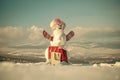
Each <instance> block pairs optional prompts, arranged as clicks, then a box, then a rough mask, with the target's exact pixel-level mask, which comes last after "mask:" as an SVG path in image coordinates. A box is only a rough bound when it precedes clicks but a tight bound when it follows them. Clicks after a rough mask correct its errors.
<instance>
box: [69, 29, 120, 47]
mask: <svg viewBox="0 0 120 80" xmlns="http://www.w3.org/2000/svg"><path fill="white" fill-rule="evenodd" d="M72 30H73V31H74V32H75V36H74V37H73V39H72V40H71V42H73V43H74V44H76V45H79V46H81V47H84V48H93V47H108V48H120V41H119V40H120V37H119V34H120V30H118V29H116V28H111V27H104V28H103V27H102V28H100V27H99V28H98V27H97V28H94V27H75V28H74V29H72ZM73 43H72V44H73Z"/></svg>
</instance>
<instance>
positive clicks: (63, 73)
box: [0, 62, 120, 80]
mask: <svg viewBox="0 0 120 80" xmlns="http://www.w3.org/2000/svg"><path fill="white" fill-rule="evenodd" d="M0 80H120V62H116V63H115V64H107V63H101V64H99V65H97V64H93V65H87V66H85V65H82V64H72V65H59V66H52V65H46V64H45V63H44V62H40V63H11V62H1V63H0Z"/></svg>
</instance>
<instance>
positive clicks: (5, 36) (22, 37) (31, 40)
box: [0, 25, 120, 49]
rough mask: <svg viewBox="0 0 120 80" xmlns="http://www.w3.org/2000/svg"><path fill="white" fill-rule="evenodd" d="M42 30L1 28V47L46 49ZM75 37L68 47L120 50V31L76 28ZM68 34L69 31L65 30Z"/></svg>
mask: <svg viewBox="0 0 120 80" xmlns="http://www.w3.org/2000/svg"><path fill="white" fill-rule="evenodd" d="M42 30H43V29H42V28H40V27H37V26H35V25H33V26H31V27H28V28H24V27H10V26H9V27H0V47H4V46H5V47H17V48H38V47H41V48H43V47H44V48H45V47H47V46H48V45H49V41H48V40H45V39H44V37H43V36H42ZM72 30H73V31H74V32H75V36H74V37H73V38H72V39H71V40H70V41H69V43H68V45H74V46H79V47H83V48H96V47H97V48H98V47H107V48H114V49H119V48H120V41H119V40H120V37H119V34H120V30H117V29H115V28H111V27H104V28H103V27H102V28H100V27H99V28H94V27H75V28H73V29H72ZM65 31H66V32H68V31H69V29H65Z"/></svg>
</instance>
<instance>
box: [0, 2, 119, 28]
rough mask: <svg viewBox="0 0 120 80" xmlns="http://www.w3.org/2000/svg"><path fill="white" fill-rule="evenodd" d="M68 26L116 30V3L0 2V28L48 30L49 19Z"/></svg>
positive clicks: (117, 22) (117, 17) (117, 25)
mask: <svg viewBox="0 0 120 80" xmlns="http://www.w3.org/2000/svg"><path fill="white" fill-rule="evenodd" d="M54 18H60V19H62V20H63V21H64V22H65V23H66V24H67V26H68V27H76V26H82V27H115V28H119V29H120V26H119V25H120V23H119V21H120V1H119V0H0V27H5V26H17V27H21V26H22V27H29V26H32V25H37V26H39V27H43V28H44V27H49V24H50V22H51V20H52V19H54Z"/></svg>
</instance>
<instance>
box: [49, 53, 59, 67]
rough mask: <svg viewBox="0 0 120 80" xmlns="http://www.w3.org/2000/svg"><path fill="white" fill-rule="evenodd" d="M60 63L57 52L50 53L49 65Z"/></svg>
mask: <svg viewBox="0 0 120 80" xmlns="http://www.w3.org/2000/svg"><path fill="white" fill-rule="evenodd" d="M60 62H61V54H60V53H59V52H51V64H53V65H56V64H60Z"/></svg>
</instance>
